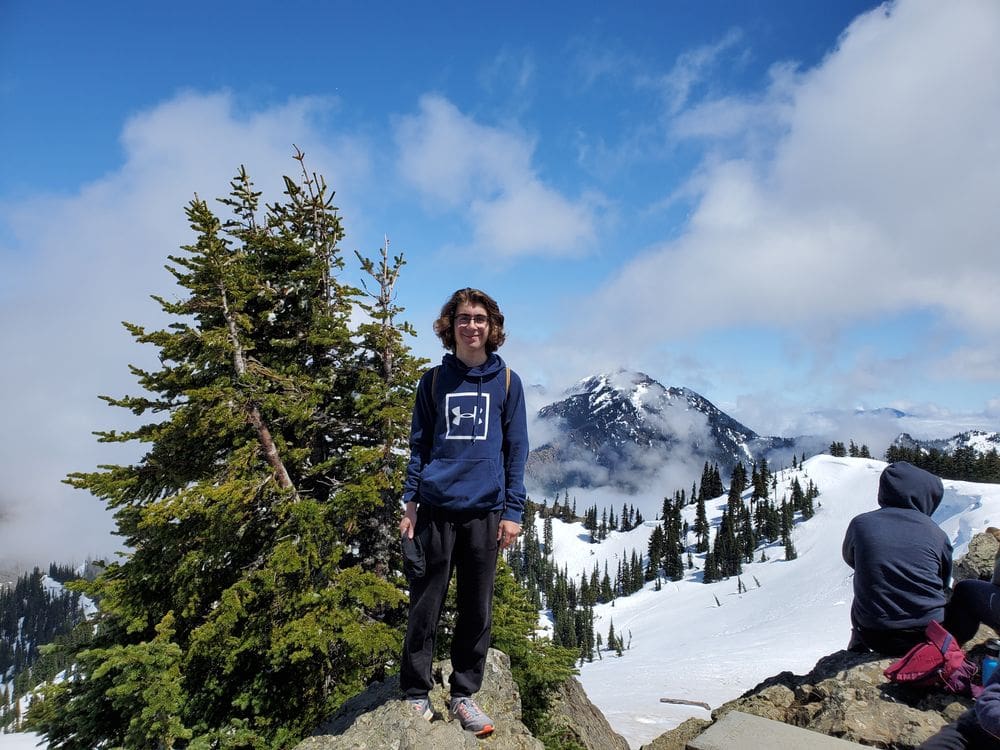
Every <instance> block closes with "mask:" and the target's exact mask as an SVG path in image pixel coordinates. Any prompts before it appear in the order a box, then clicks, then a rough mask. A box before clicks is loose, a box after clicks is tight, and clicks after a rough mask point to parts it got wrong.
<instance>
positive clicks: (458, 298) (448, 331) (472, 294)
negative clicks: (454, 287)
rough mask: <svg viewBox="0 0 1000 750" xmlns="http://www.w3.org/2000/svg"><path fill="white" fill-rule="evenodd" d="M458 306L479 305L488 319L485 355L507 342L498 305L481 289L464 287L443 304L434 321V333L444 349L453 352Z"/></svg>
mask: <svg viewBox="0 0 1000 750" xmlns="http://www.w3.org/2000/svg"><path fill="white" fill-rule="evenodd" d="M459 305H481V306H482V307H483V309H485V310H486V315H487V316H488V317H489V319H490V320H489V326H490V327H489V333H488V334H487V336H486V353H487V354H492V353H493V352H495V351H496V350H497V349H499V348H500V347H501V346H503V342H504V341H506V340H507V334H506V333H504V330H503V313H502V312H500V305H498V304H497V301H496V300H495V299H493V298H492V297H491V296H490V295H488V294H487V293H486V292H484V291H482V290H481V289H472V288H471V287H466V288H465V289H459V290H458V291H457V292H455V293H454V294H453V295H451V297H450V298H449V299H448V301H447V302H445V303H444V306H443V307H442V308H441V315H440V316H439V317H438V319H437V320H435V321H434V333H436V334H437V336H438V338H439V339H441V343H442V344H443V345H444V348H445V349H447V350H448V351H450V352H454V351H455V312H456V311H457V310H458V307H459Z"/></svg>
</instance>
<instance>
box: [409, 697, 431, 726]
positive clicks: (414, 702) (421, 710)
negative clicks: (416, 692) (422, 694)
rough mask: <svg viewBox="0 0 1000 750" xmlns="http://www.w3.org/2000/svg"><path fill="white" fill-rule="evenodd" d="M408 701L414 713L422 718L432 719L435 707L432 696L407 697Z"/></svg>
mask: <svg viewBox="0 0 1000 750" xmlns="http://www.w3.org/2000/svg"><path fill="white" fill-rule="evenodd" d="M406 702H407V703H408V704H409V706H410V708H412V709H413V713H415V714H416V715H417V716H419V717H420V718H422V719H427V721H430V720H431V718H432V717H433V716H434V709H433V708H432V707H431V699H430V698H407V699H406Z"/></svg>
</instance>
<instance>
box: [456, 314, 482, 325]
mask: <svg viewBox="0 0 1000 750" xmlns="http://www.w3.org/2000/svg"><path fill="white" fill-rule="evenodd" d="M489 322H490V319H489V316H487V315H456V316H455V323H456V324H458V325H460V326H467V325H471V324H473V323H475V324H476V325H477V326H484V325H486V324H487V323H489Z"/></svg>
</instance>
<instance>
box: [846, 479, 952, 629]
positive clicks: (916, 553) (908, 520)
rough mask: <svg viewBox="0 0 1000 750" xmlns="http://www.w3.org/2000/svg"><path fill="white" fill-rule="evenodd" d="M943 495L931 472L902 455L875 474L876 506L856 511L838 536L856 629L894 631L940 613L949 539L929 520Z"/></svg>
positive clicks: (948, 578)
mask: <svg viewBox="0 0 1000 750" xmlns="http://www.w3.org/2000/svg"><path fill="white" fill-rule="evenodd" d="M942 497H944V486H943V485H942V484H941V480H940V479H939V478H938V477H936V476H935V475H933V474H931V473H930V472H928V471H924V470H923V469H919V468H917V467H916V466H913V465H912V464H909V463H907V462H905V461H899V462H897V463H894V464H889V466H887V467H886V468H885V470H884V471H883V472H882V476H881V477H880V478H879V488H878V504H879V506H880V507H879V509H878V510H873V511H869V512H867V513H862V514H861V515H859V516H856V517H855V518H854V519H853V520H852V521H851V523H850V525H849V526H848V527H847V534H846V535H845V536H844V549H843V554H844V562H846V563H847V564H848V565H850V566H851V567H852V568H854V604H853V605H852V607H851V621H852V623H853V625H854V626H855V627H860V628H865V629H871V630H900V629H904V628H915V627H922V626H924V625H926V624H927V623H928V622H930V621H931V620H938V621H940V620H942V619H943V618H944V605H945V603H946V602H947V601H948V589H949V586H950V583H951V551H952V550H951V542H950V541H949V539H948V536H947V534H945V533H944V531H942V530H941V527H940V526H938V525H937V524H936V523H935V522H934V521H933V520H932V519H931V515H933V513H934V511H935V510H937V507H938V505H940V504H941V499H942Z"/></svg>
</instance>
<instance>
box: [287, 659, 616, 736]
mask: <svg viewBox="0 0 1000 750" xmlns="http://www.w3.org/2000/svg"><path fill="white" fill-rule="evenodd" d="M433 674H434V689H433V690H432V691H431V694H430V699H431V704H432V705H433V706H434V709H435V713H434V718H433V719H432V720H431V721H429V722H428V721H426V720H425V719H423V718H421V717H419V716H417V715H416V714H414V713H413V711H412V710H411V709H410V707H409V706H408V705H407V704H406V703H405V702H404V701H402V700H401V699H400V692H399V680H398V678H397V677H395V676H393V677H390V678H389V679H387V680H385V681H384V682H380V683H378V684H376V685H373V686H372V687H370V688H368V690H366V691H365V692H363V693H361V694H360V695H357V696H355V697H354V698H351V699H350V700H349V701H347V702H346V703H345V704H344V705H343V706H342V707H341V708H340V710H339V711H338V712H337V713H336V714H334V715H333V716H331V717H330V718H329V719H328V720H327V721H326V722H325V723H324V724H323V725H322V726H321V727H319V728H318V729H317V730H316V731H315V732H314V733H313V735H312V736H311V737H307V738H306V739H304V740H303V741H302V742H301V743H299V744H298V745H297V746H296V750H458V749H459V748H469V749H470V750H472V749H473V748H482V747H485V746H488V747H490V748H495V749H496V750H544V746H543V745H542V743H541V741H539V740H538V739H536V738H535V737H533V736H532V735H531V733H530V732H529V731H528V728H527V727H526V726H524V724H523V723H522V722H521V697H520V694H519V693H518V690H517V684H516V683H515V682H514V679H513V677H512V676H511V673H510V660H509V659H508V658H507V655H506V654H504V653H502V652H500V651H496V650H494V649H490V652H489V655H488V656H487V659H486V671H485V674H484V677H483V687H482V689H481V690H480V691H479V692H478V693H477V694H476V700H477V701H478V703H479V704H480V705H481V706H482V707H483V710H484V711H486V712H487V713H488V714H489V715H490V716H491V717H492V718H493V720H494V721H495V722H496V731H495V732H494V733H493V734H492V735H491V736H490V737H489V739H488V740H485V741H482V740H477V739H476V737H475V736H473V735H472V733H470V732H465V731H463V730H462V728H461V726H459V724H458V722H456V721H452V719H451V717H450V716H449V715H448V676H449V675H450V674H451V664H450V662H448V661H442V662H437V663H436V664H435V665H434V671H433ZM552 713H553V714H554V715H555V716H556V719H555V721H554V724H555V725H556V726H557V727H560V728H562V729H564V730H565V731H566V734H567V736H568V737H572V738H573V739H575V740H576V741H577V742H578V743H579V744H580V745H582V746H583V747H585V748H587V749H588V750H617V749H619V748H620V749H621V750H628V743H626V742H625V740H624V738H622V737H621V736H620V735H617V734H615V733H614V731H613V730H612V729H611V727H610V725H608V722H607V720H606V719H605V718H604V716H603V714H601V712H600V711H599V710H598V709H597V708H596V707H595V706H594V705H593V704H592V703H591V702H590V701H589V700H588V699H587V696H586V694H585V693H584V692H583V688H582V687H581V686H580V683H579V682H577V681H576V680H575V679H570V680H568V681H567V683H566V684H565V685H564V686H563V689H562V690H561V691H560V693H559V696H558V697H557V708H556V710H554V711H553V712H552Z"/></svg>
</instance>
